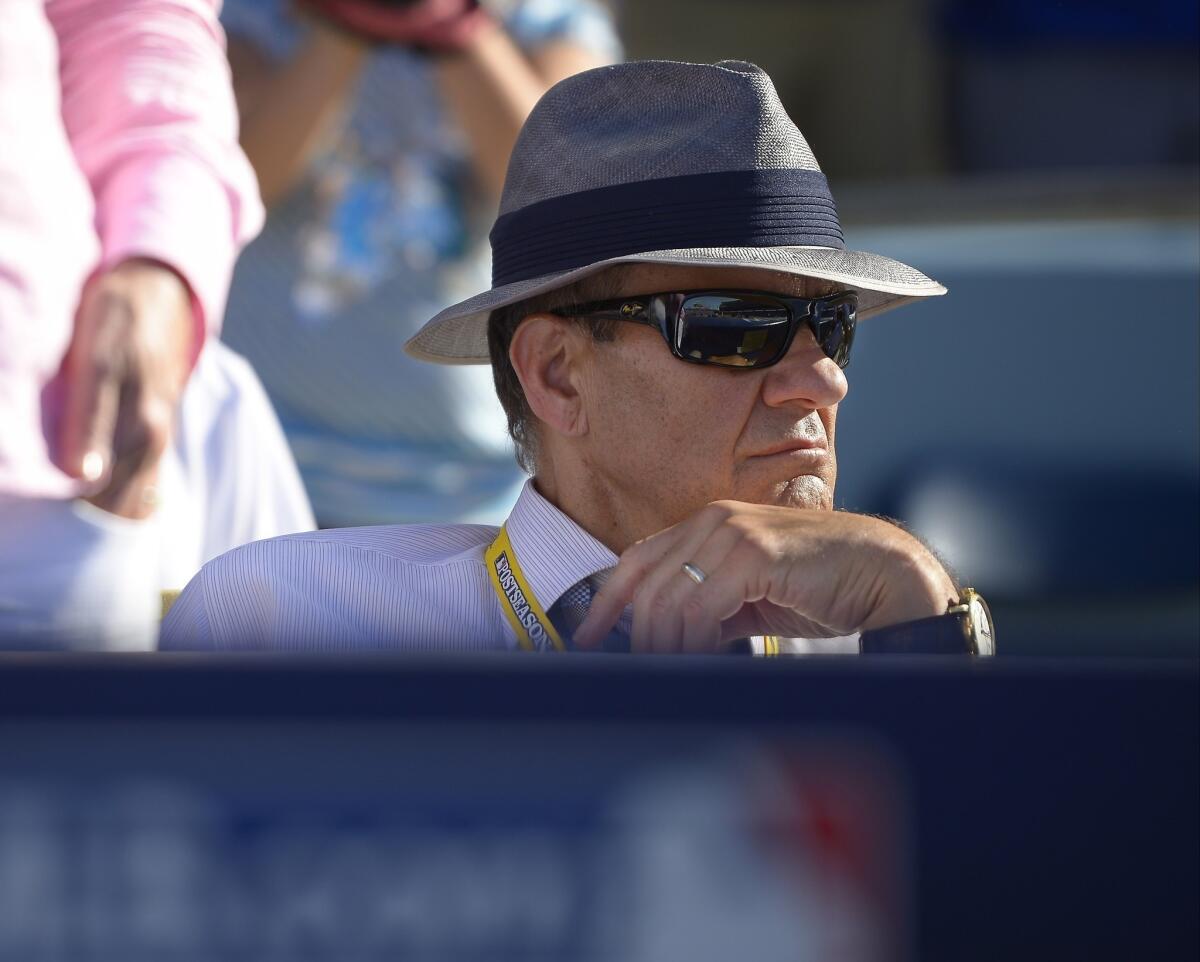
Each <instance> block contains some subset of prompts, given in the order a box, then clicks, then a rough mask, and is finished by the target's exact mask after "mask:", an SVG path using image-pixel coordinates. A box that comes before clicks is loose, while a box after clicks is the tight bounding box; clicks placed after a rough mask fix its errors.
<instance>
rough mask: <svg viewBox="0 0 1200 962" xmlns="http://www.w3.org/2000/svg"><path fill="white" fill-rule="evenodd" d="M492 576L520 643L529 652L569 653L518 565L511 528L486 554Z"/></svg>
mask: <svg viewBox="0 0 1200 962" xmlns="http://www.w3.org/2000/svg"><path fill="white" fill-rule="evenodd" d="M483 557H484V560H485V561H486V562H487V569H488V577H489V578H491V580H492V588H493V589H494V590H495V592H496V597H497V598H498V599H499V601H500V607H501V608H503V609H504V614H505V616H506V617H507V618H508V623H509V624H510V625H512V627H513V631H515V632H516V634H517V643H518V644H520V646H521V648H522V649H524V650H525V651H566V650H567V646H566V645H565V644H563V640H562V638H561V637H560V636H559V634H558V632H557V631H555V630H554V625H552V624H551V623H550V619H549V618H548V617H547V615H546V612H545V611H543V610H542V606H541V605H539V604H538V600H537V598H535V597H534V595H533V592H532V591H531V590H530V588H529V582H528V581H526V580H525V575H524V574H523V573H522V572H521V566H520V564H518V563H517V553H516V552H515V551H514V550H513V546H512V542H510V541H509V540H508V529H507V528H503V527H502V528H501V529H500V533H499V534H498V535H496V540H495V541H493V542H492V543H491V544H490V545H488V548H487V551H485V552H484V555H483Z"/></svg>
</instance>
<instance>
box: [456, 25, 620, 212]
mask: <svg viewBox="0 0 1200 962" xmlns="http://www.w3.org/2000/svg"><path fill="white" fill-rule="evenodd" d="M605 62H606V61H605V60H604V59H603V58H601V57H598V56H597V55H596V54H594V53H592V52H591V51H590V50H587V49H586V48H584V47H583V46H581V45H579V44H577V43H575V42H573V41H571V40H567V39H563V40H552V41H550V42H549V43H547V44H545V45H543V46H541V47H539V48H538V49H537V50H536V51H534V52H533V53H532V54H529V55H526V54H525V53H523V52H522V51H521V49H520V48H519V47H518V46H517V44H516V43H515V42H514V41H513V39H512V37H510V36H509V34H508V33H507V31H505V29H504V28H503V26H501V25H500V24H499V23H489V24H488V25H487V26H486V27H484V28H483V29H481V30H478V31H476V32H475V33H474V34H473V35H472V36H471V38H470V39H469V40H468V42H467V44H466V45H465V46H464V47H463V48H462V49H461V50H459V51H456V52H454V53H452V54H448V55H446V56H444V57H441V58H439V60H438V61H437V77H438V82H439V86H440V88H441V91H442V95H443V96H444V97H445V100H446V106H447V107H448V108H449V110H450V111H451V113H452V114H453V115H454V118H455V120H457V121H458V124H459V126H460V127H461V128H462V130H463V131H464V133H465V134H466V136H467V138H468V141H469V143H470V145H471V159H472V163H473V164H474V168H475V172H476V175H477V176H478V177H479V180H480V182H481V184H482V185H483V187H484V188H485V190H486V191H487V192H488V194H489V195H490V196H491V197H492V198H493V199H498V198H499V196H500V191H501V189H502V188H503V187H504V175H505V173H506V172H507V170H508V156H509V154H510V153H511V152H512V147H513V144H514V143H516V140H517V134H518V132H519V131H520V129H521V125H522V124H523V123H524V122H525V118H526V117H527V116H529V112H530V111H531V110H532V109H533V105H534V104H536V103H537V102H538V99H539V98H540V97H541V96H542V94H544V93H545V92H546V91H547V90H549V89H550V88H551V87H552V86H554V85H555V84H556V83H558V82H559V81H560V80H562V79H564V78H565V77H569V76H571V75H572V74H575V73H579V72H580V71H581V70H589V69H591V68H592V67H599V66H601V65H603V64H604V63H605Z"/></svg>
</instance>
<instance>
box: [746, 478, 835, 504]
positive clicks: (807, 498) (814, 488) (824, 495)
mask: <svg viewBox="0 0 1200 962" xmlns="http://www.w3.org/2000/svg"><path fill="white" fill-rule="evenodd" d="M763 503H765V504H777V505H779V506H780V507H784V508H814V509H817V510H823V511H829V510H831V509H832V508H833V485H832V484H828V483H826V482H825V480H824V479H823V478H818V477H817V476H816V475H812V474H804V475H801V476H800V477H798V478H792V479H791V480H790V481H785V482H783V483H781V484H779V485H776V486H775V487H774V489H773V491H772V493H771V496H770V497H769V498H768V499H766V500H764V502H763Z"/></svg>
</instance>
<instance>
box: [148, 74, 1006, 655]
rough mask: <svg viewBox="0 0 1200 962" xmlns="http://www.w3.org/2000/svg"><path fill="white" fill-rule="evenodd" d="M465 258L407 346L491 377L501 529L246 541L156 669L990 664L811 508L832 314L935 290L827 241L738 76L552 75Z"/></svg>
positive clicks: (967, 619)
mask: <svg viewBox="0 0 1200 962" xmlns="http://www.w3.org/2000/svg"><path fill="white" fill-rule="evenodd" d="M491 240H492V253H493V285H492V289H491V290H490V291H487V292H485V293H483V294H479V295H477V296H475V297H472V298H470V299H468V300H466V301H464V302H462V303H460V304H457V305H455V306H453V307H450V308H447V309H446V310H444V311H442V312H441V313H440V314H438V315H437V316H436V317H435V318H433V319H432V320H431V321H430V322H429V323H428V324H427V325H426V326H425V327H424V328H423V329H422V330H421V331H420V332H419V333H418V334H417V335H416V336H415V337H413V338H412V340H411V341H410V342H409V343H408V345H407V349H408V351H409V353H410V354H412V355H413V356H415V357H417V358H420V359H422V360H426V361H431V362H434V363H441V364H473V363H489V362H490V363H491V364H492V368H493V373H494V377H495V383H496V389H497V392H498V394H499V396H500V400H501V402H502V404H503V405H504V407H505V410H506V412H507V415H508V420H509V429H510V433H511V435H512V438H513V442H514V444H515V446H516V453H517V458H518V460H519V461H520V462H521V464H522V465H523V466H524V467H525V468H526V469H527V470H528V471H529V472H530V474H531V475H532V478H531V479H530V481H529V482H528V483H527V484H526V486H525V489H524V491H523V493H522V495H521V497H520V499H519V501H518V502H517V504H516V506H515V507H514V509H513V511H512V513H511V514H510V515H509V517H508V519H507V521H506V522H505V523H504V525H502V526H501V527H500V528H498V529H497V528H493V527H488V526H482V525H407V526H389V527H374V528H350V529H338V530H326V531H321V532H316V533H311V534H303V535H293V536H288V537H284V538H277V539H273V540H270V541H262V542H255V543H252V544H249V545H244V546H242V547H240V548H237V549H234V550H233V551H231V552H229V553H227V554H225V555H223V556H222V557H220V558H218V559H216V560H215V561H212V562H210V563H209V564H208V565H207V566H206V567H205V568H204V569H203V570H202V571H201V572H200V573H199V574H198V575H197V576H196V578H195V579H194V580H193V581H192V582H191V584H190V585H189V586H188V588H187V589H186V591H185V592H184V594H183V596H182V597H181V598H180V600H179V601H178V602H177V603H176V605H175V607H174V609H173V610H172V611H171V613H170V614H169V615H168V617H167V619H166V622H165V623H164V628H163V637H162V647H163V648H167V649H171V648H176V649H180V648H192V649H195V648H201V649H236V648H246V647H251V648H271V649H310V650H311V649H323V650H333V649H350V648H354V649H364V648H374V649H379V648H392V649H404V650H464V651H465V650H484V649H490V650H518V649H525V650H545V651H553V650H558V651H564V650H571V649H576V650H594V649H606V650H632V651H635V652H679V651H688V652H714V651H723V650H740V651H752V652H756V653H760V654H776V653H781V652H796V653H799V652H822V651H858V650H860V645H861V647H862V649H863V650H872V649H874V648H883V647H890V648H892V649H901V650H902V649H905V648H919V649H922V650H975V651H986V650H989V648H990V642H991V634H990V623H989V622H988V621H987V618H986V608H985V607H984V606H983V605H982V603H981V602H980V601H978V596H976V595H974V593H973V592H971V591H970V590H969V589H967V590H966V591H962V590H960V589H959V587H958V586H956V584H955V583H954V581H953V579H952V578H951V576H950V575H949V574H948V573H947V571H946V570H945V569H944V568H943V566H942V565H941V564H940V563H939V562H938V560H937V559H936V558H935V557H934V556H933V554H932V553H931V552H930V551H929V550H928V549H927V548H925V547H924V546H923V545H922V544H921V543H920V542H919V541H918V540H916V539H915V538H913V537H912V536H910V535H909V534H907V533H906V532H905V531H903V530H902V529H900V528H898V527H896V526H895V525H893V524H890V523H888V522H886V521H883V520H881V519H878V518H873V517H866V516H862V515H856V514H851V513H848V512H841V511H837V512H835V511H833V510H832V508H833V491H834V483H835V480H836V476H837V460H836V455H835V448H834V441H835V426H836V420H837V409H838V403H839V402H840V401H841V399H842V398H843V397H844V396H845V394H846V390H847V380H846V374H845V370H844V369H845V368H846V365H847V363H848V361H849V359H850V349H851V345H852V343H853V339H854V333H855V325H856V323H857V321H858V320H859V319H862V318H865V317H868V316H871V315H874V314H878V313H881V312H882V311H885V310H888V309H890V308H893V307H897V306H899V305H901V304H904V303H907V302H908V301H910V300H913V299H915V298H922V297H930V296H934V295H939V294H943V293H945V288H943V287H942V286H941V285H940V284H938V283H937V282H935V281H933V280H930V279H929V278H928V277H925V276H924V275H923V274H921V273H919V272H918V271H916V270H914V269H912V268H911V267H907V266H905V265H903V264H899V263H897V262H895V261H893V260H890V259H888V258H886V257H881V256H878V255H875V254H869V253H862V252H858V251H852V250H848V249H846V247H845V245H844V242H843V238H842V231H841V227H840V225H839V223H838V218H837V212H836V208H835V206H834V203H833V198H832V196H831V194H830V192H829V188H828V185H827V184H826V181H825V177H824V175H823V174H822V173H821V171H820V168H819V167H818V165H817V162H816V159H815V158H814V156H813V153H812V151H811V150H810V149H809V146H808V144H807V142H806V141H805V140H804V138H803V136H802V135H801V134H800V132H799V131H798V130H797V129H796V126H795V125H794V124H793V123H792V121H791V120H790V119H789V118H788V116H787V114H786V113H785V112H784V110H783V107H782V105H781V104H780V102H779V99H778V96H777V95H776V92H775V89H774V86H773V85H772V83H771V80H770V78H769V77H768V76H767V75H766V74H765V73H764V72H763V71H762V70H760V69H759V68H758V67H756V66H754V65H753V64H748V63H742V62H736V61H726V62H722V63H718V64H715V65H701V64H685V63H672V62H664V61H645V62H635V63H626V64H620V65H616V66H611V67H602V68H599V69H597V70H590V71H587V72H585V73H581V74H577V75H576V76H573V77H570V78H568V79H567V80H564V81H562V82H560V83H559V84H557V85H556V86H555V87H553V88H552V89H551V90H550V91H548V92H547V93H546V95H545V96H544V97H543V98H542V99H541V101H540V102H539V103H538V105H537V107H536V108H535V109H534V111H533V113H532V114H531V115H530V117H529V119H528V120H527V121H526V123H525V126H524V128H523V130H522V132H521V135H520V137H519V139H518V141H517V144H516V146H515V148H514V150H513V154H512V158H511V160H510V163H509V168H508V176H507V180H506V182H505V187H504V194H503V198H502V201H501V208H500V216H499V218H498V219H497V221H496V224H495V227H494V228H493V230H492V234H491Z"/></svg>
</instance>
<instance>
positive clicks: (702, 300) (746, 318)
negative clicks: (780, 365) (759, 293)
mask: <svg viewBox="0 0 1200 962" xmlns="http://www.w3.org/2000/svg"><path fill="white" fill-rule="evenodd" d="M787 336H788V308H787V305H786V304H782V303H780V302H779V301H776V300H773V299H771V298H767V297H763V298H758V297H753V296H748V295H738V296H732V295H721V294H697V295H694V296H692V297H688V298H686V299H685V300H684V302H683V305H682V306H681V308H680V311H679V323H678V324H677V325H676V329H675V347H676V349H677V351H678V353H679V355H680V356H681V357H686V358H689V359H691V360H695V361H703V362H704V363H706V364H720V365H724V366H726V367H757V366H759V365H762V364H769V363H771V362H772V361H775V360H778V358H779V355H780V354H781V353H782V352H783V348H784V346H785V345H786V344H787Z"/></svg>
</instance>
